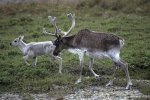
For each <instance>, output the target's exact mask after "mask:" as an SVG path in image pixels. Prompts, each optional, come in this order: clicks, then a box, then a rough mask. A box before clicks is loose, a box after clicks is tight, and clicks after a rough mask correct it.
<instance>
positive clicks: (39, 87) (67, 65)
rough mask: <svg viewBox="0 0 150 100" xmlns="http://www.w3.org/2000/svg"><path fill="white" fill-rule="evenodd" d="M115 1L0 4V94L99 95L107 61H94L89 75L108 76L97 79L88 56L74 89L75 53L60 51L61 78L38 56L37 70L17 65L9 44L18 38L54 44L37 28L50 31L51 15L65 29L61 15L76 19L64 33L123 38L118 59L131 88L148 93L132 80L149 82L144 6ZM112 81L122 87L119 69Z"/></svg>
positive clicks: (18, 56)
mask: <svg viewBox="0 0 150 100" xmlns="http://www.w3.org/2000/svg"><path fill="white" fill-rule="evenodd" d="M112 1H113V0H112ZM116 1H117V0H114V2H108V1H105V0H92V1H91V0H83V1H82V2H79V4H77V5H72V4H61V5H60V4H57V3H56V4H51V3H50V2H49V3H46V4H45V3H40V4H39V3H23V4H21V3H19V4H11V3H8V4H7V5H0V15H1V16H0V94H2V95H3V94H5V93H6V94H7V93H8V94H12V93H13V94H16V95H18V94H17V93H21V94H22V95H21V96H24V95H23V94H24V93H25V95H27V94H39V93H40V94H43V93H46V94H47V93H48V94H50V95H51V96H54V97H56V98H59V96H60V98H61V97H65V96H66V98H67V97H68V98H69V96H67V95H68V93H72V91H73V94H71V95H72V96H76V93H77V92H81V91H85V92H86V91H89V90H90V89H91V90H92V89H93V88H94V89H95V87H97V88H98V89H100V90H99V92H101V88H102V89H103V88H104V87H105V84H106V83H107V82H108V81H109V78H110V76H111V75H112V66H113V63H112V62H111V61H110V60H109V59H103V60H99V59H95V61H94V71H95V72H96V73H97V74H99V75H102V76H104V77H108V78H106V79H104V80H101V81H98V80H96V79H95V78H94V77H93V75H92V74H91V73H90V71H89V69H88V57H85V61H84V69H83V80H82V83H80V84H78V85H75V84H74V83H75V81H76V80H77V79H78V78H79V72H80V70H79V60H78V56H77V55H73V54H71V53H69V52H68V51H66V50H64V51H63V52H62V53H61V57H62V58H63V70H62V72H63V74H59V73H58V65H59V64H58V62H57V61H55V60H54V59H51V58H49V57H47V56H41V57H38V62H37V66H35V67H33V66H27V65H25V64H24V62H23V59H22V57H23V55H22V53H21V51H19V49H18V48H16V47H11V46H10V45H9V44H10V42H11V41H12V40H14V39H15V38H17V37H18V36H19V35H24V36H25V37H24V41H25V42H27V43H29V42H39V41H47V40H51V41H53V40H55V37H52V36H45V35H43V33H42V29H43V27H44V28H46V29H47V30H48V31H50V32H53V31H54V28H53V26H52V25H51V24H50V22H49V21H48V19H47V16H49V15H51V16H56V17H57V24H58V27H60V28H61V29H62V30H65V31H67V30H68V28H69V27H70V22H69V20H68V19H67V17H66V14H67V13H70V12H73V13H75V15H76V17H75V18H76V26H75V28H74V29H73V30H72V32H71V34H70V35H72V34H76V33H77V32H78V31H79V30H81V29H83V28H88V29H90V30H92V31H99V32H108V33H114V34H116V35H119V36H121V37H122V38H124V40H125V45H124V47H123V49H122V50H121V58H122V59H124V60H125V61H126V62H128V65H129V72H130V76H131V79H132V80H133V90H136V91H138V93H141V94H143V95H150V84H149V82H148V83H147V81H142V82H141V81H135V80H150V77H149V76H150V73H149V72H150V50H149V49H150V39H149V38H150V12H149V11H150V10H149V7H150V6H149V4H150V2H149V0H142V1H140V0H137V1H136V2H135V0H120V1H119V2H116ZM87 77H88V78H87ZM117 79H119V80H117V81H116V83H115V85H114V86H115V87H117V88H120V87H121V88H122V87H124V86H125V85H126V81H125V74H124V71H122V70H121V69H120V70H119V71H118V72H117ZM57 86H58V87H66V88H65V89H62V90H60V89H57V88H56V87H57ZM90 86H92V87H90ZM115 87H112V88H106V91H107V90H108V91H111V90H113V88H115ZM76 88H77V89H78V90H77V91H76ZM94 91H97V90H94ZM131 91H132V90H131ZM91 92H92V91H91ZM99 92H98V93H99ZM116 92H117V91H116ZM98 93H97V92H96V94H98ZM96 94H95V95H96ZM44 95H45V94H44ZM83 95H84V93H83ZM112 95H113V94H112ZM25 97H26V96H25Z"/></svg>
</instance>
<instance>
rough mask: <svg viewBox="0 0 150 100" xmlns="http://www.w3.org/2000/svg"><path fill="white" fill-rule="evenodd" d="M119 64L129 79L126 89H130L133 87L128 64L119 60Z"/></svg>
mask: <svg viewBox="0 0 150 100" xmlns="http://www.w3.org/2000/svg"><path fill="white" fill-rule="evenodd" d="M117 64H118V65H120V66H122V68H123V69H124V71H125V74H126V77H127V85H126V88H125V89H130V88H131V86H132V82H131V79H130V75H129V71H128V64H127V63H126V62H123V61H121V60H119V61H118V62H117Z"/></svg>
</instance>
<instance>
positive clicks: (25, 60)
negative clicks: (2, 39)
mask: <svg viewBox="0 0 150 100" xmlns="http://www.w3.org/2000/svg"><path fill="white" fill-rule="evenodd" d="M23 59H24V62H25V63H26V64H27V65H28V66H30V64H29V63H28V62H27V59H29V56H28V55H26V56H24V57H23Z"/></svg>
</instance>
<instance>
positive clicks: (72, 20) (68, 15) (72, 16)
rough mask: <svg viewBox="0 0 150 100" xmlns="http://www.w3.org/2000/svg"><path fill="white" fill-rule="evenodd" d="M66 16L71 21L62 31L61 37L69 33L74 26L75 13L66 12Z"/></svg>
mask: <svg viewBox="0 0 150 100" xmlns="http://www.w3.org/2000/svg"><path fill="white" fill-rule="evenodd" d="M67 17H68V19H69V20H70V21H71V22H72V25H71V27H70V29H69V30H68V31H67V32H62V33H63V34H64V35H63V37H64V36H68V35H69V33H70V32H71V30H72V29H73V28H74V27H75V14H72V13H69V14H67Z"/></svg>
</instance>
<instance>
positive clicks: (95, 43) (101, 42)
mask: <svg viewBox="0 0 150 100" xmlns="http://www.w3.org/2000/svg"><path fill="white" fill-rule="evenodd" d="M55 19H56V17H54V18H52V17H51V18H50V21H51V23H52V25H53V26H55V29H56V31H55V33H54V34H52V35H54V36H56V37H57V39H56V40H55V41H54V42H53V44H54V45H55V46H56V48H55V50H54V52H53V54H54V55H55V56H57V55H59V53H60V52H61V51H62V50H63V49H68V50H69V51H71V52H74V53H77V54H79V59H80V68H81V72H80V78H79V79H78V80H77V82H76V83H79V82H81V77H82V68H83V56H84V54H86V55H87V56H89V57H90V61H89V69H90V70H91V72H92V73H93V74H94V76H95V77H98V76H99V75H97V74H96V73H95V72H94V71H93V69H92V67H93V60H94V58H104V57H107V58H109V59H111V60H112V61H113V62H114V64H115V66H116V67H114V73H113V76H112V79H111V80H110V81H109V82H108V83H107V84H106V86H110V85H113V81H114V78H115V74H116V68H117V67H123V69H124V71H125V74H126V77H127V85H126V89H130V87H131V86H132V82H131V79H130V76H129V72H128V64H127V63H126V62H124V61H122V60H121V58H120V50H121V48H122V47H123V45H124V39H122V38H121V37H119V36H116V35H114V34H109V33H104V32H93V31H90V30H88V29H82V30H80V31H79V32H78V33H77V34H75V35H72V36H68V35H69V33H70V31H71V29H69V31H68V32H63V31H61V29H59V28H58V27H57V25H56V21H54V20H55ZM70 19H71V18H70ZM73 22H74V20H73ZM61 34H64V35H63V36H62V35H61Z"/></svg>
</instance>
